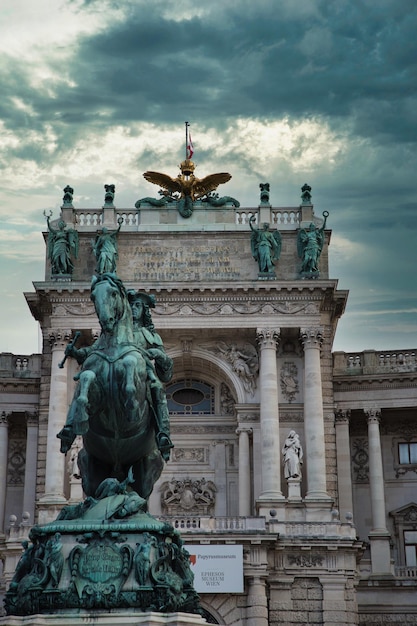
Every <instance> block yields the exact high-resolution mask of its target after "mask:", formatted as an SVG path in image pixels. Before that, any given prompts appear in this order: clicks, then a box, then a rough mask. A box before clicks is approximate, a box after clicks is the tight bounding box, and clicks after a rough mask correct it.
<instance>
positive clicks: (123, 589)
mask: <svg viewBox="0 0 417 626" xmlns="http://www.w3.org/2000/svg"><path fill="white" fill-rule="evenodd" d="M91 298H92V300H93V302H94V305H95V310H96V313H97V316H98V319H99V321H100V326H101V329H102V330H101V334H100V337H99V338H98V340H97V341H96V342H95V343H94V344H93V345H92V346H89V347H86V348H80V349H77V348H76V347H75V345H74V342H73V343H70V344H69V345H68V347H67V350H66V356H71V357H74V358H76V359H77V361H78V362H79V363H80V365H81V371H80V373H79V374H78V375H77V377H76V378H77V379H78V385H77V388H76V391H75V393H74V398H73V400H72V403H71V406H70V409H69V412H68V417H67V422H66V424H65V426H64V428H63V429H62V430H61V431H60V433H58V437H59V439H60V440H61V451H62V452H64V453H65V452H67V451H68V450H69V448H70V446H71V444H72V442H73V441H74V439H75V436H76V435H82V437H83V446H84V447H83V449H82V450H81V451H80V452H79V455H78V465H79V468H80V473H81V477H82V485H83V490H84V492H85V494H86V496H87V497H86V499H85V500H84V501H83V502H80V503H78V504H75V505H69V506H66V507H64V508H63V509H62V511H61V513H60V514H59V515H58V517H57V519H56V520H55V521H54V522H51V523H50V524H46V525H44V526H34V527H33V528H32V530H31V533H30V541H31V543H29V542H25V544H24V545H23V547H24V553H23V555H22V557H21V559H20V561H19V564H18V566H17V568H16V572H15V576H14V578H13V580H12V582H11V585H10V588H9V590H8V592H7V595H6V600H5V607H6V611H7V613H8V614H13V615H30V614H35V613H50V612H54V613H59V612H61V611H63V612H67V611H68V610H80V609H85V610H106V609H113V608H114V609H118V610H119V609H120V610H123V609H129V608H139V609H141V610H146V611H159V612H177V611H183V612H188V613H198V612H199V611H200V609H199V601H198V596H197V594H196V592H195V591H194V589H193V574H192V572H191V569H190V564H189V559H188V553H187V552H186V551H185V550H184V548H183V545H182V541H181V539H180V536H179V534H178V533H177V531H175V530H174V528H173V527H172V526H171V525H170V524H167V523H165V522H162V521H159V520H157V519H155V518H154V517H152V516H151V515H150V514H149V513H148V512H147V507H148V498H149V495H150V493H151V492H152V489H153V486H154V483H155V481H156V480H157V479H158V478H159V476H160V474H161V471H162V468H163V465H164V460H167V459H168V458H169V454H170V449H171V448H172V447H173V446H172V443H171V439H170V434H169V414H168V408H167V403H166V398H165V393H164V389H163V382H168V381H169V380H170V379H171V377H172V360H171V359H170V357H169V356H168V355H167V354H166V352H165V349H164V346H163V343H162V340H161V338H160V336H159V335H158V334H157V333H156V332H155V329H154V326H153V323H152V318H151V313H150V309H151V308H152V307H154V306H155V299H154V298H153V297H152V296H150V295H148V294H144V293H140V292H136V291H133V290H131V291H127V290H126V289H125V287H124V285H123V283H122V281H121V280H120V279H119V278H118V277H117V276H116V275H115V274H114V273H105V274H102V275H99V276H97V277H94V278H93V281H92V287H91Z"/></svg>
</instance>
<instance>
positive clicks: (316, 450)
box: [300, 328, 329, 500]
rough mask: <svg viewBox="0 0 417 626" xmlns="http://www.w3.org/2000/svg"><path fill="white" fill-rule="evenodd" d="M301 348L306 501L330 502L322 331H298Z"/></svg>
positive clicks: (302, 329) (305, 329)
mask: <svg viewBox="0 0 417 626" xmlns="http://www.w3.org/2000/svg"><path fill="white" fill-rule="evenodd" d="M300 337H301V342H302V344H303V348H304V436H305V444H306V461H307V495H306V499H307V500H308V499H311V500H322V499H329V496H328V494H327V491H326V448H325V445H324V417H323V392H322V386H321V367H320V350H321V344H322V342H323V330H322V329H321V328H301V329H300Z"/></svg>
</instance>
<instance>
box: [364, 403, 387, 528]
mask: <svg viewBox="0 0 417 626" xmlns="http://www.w3.org/2000/svg"><path fill="white" fill-rule="evenodd" d="M365 413H366V416H367V418H368V447H369V486H370V490H371V508H372V532H374V531H382V532H387V526H386V514H385V493H384V473H383V469H382V451H381V436H380V433H379V422H380V419H381V410H380V409H369V410H365Z"/></svg>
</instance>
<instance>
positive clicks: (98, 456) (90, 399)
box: [58, 273, 164, 500]
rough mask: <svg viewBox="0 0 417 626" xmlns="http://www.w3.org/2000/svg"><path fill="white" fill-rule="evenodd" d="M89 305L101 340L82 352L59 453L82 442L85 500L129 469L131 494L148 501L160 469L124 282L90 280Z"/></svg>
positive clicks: (141, 357) (141, 356)
mask: <svg viewBox="0 0 417 626" xmlns="http://www.w3.org/2000/svg"><path fill="white" fill-rule="evenodd" d="M91 299H92V301H93V302H94V307H95V310H96V313H97V316H98V319H99V321H100V326H101V334H100V337H99V338H98V340H97V341H96V342H95V343H94V344H93V345H92V346H91V347H90V348H87V349H84V351H85V352H84V357H83V358H84V360H83V363H82V369H81V372H80V373H79V374H78V375H77V378H78V379H79V383H78V385H77V388H76V390H75V393H74V398H73V400H72V403H71V406H70V409H69V412H68V417H67V422H66V425H65V427H64V429H63V430H62V431H61V432H60V433H59V434H58V437H59V438H60V439H61V451H62V452H67V450H68V449H69V447H70V446H71V444H72V442H73V440H74V438H75V436H76V435H82V436H83V445H84V447H83V449H82V450H81V451H80V453H79V455H78V464H79V467H80V472H81V477H82V485H83V489H84V492H85V494H86V495H87V496H94V494H95V493H96V490H97V488H98V486H99V485H100V483H102V481H103V480H105V479H107V478H117V479H118V480H119V481H123V480H125V479H126V478H127V476H128V471H129V468H130V467H132V469H133V477H134V482H133V484H132V488H133V489H134V490H135V491H136V492H137V493H138V494H139V495H140V496H141V497H142V498H144V499H145V500H147V499H148V498H149V496H150V494H151V492H152V489H153V485H154V483H155V482H156V480H157V479H158V478H159V476H160V474H161V472H162V469H163V465H164V463H163V459H162V456H161V453H160V451H159V450H158V447H157V444H156V439H155V428H156V424H155V417H154V407H153V403H152V398H151V394H150V388H149V381H148V374H147V368H146V360H145V356H144V354H143V351H141V350H140V348H138V347H137V346H136V345H135V340H134V333H133V321H132V312H131V307H130V304H129V301H128V295H127V292H126V289H125V287H124V285H123V283H122V281H121V280H120V279H119V278H117V277H116V276H115V274H111V273H108V274H103V275H100V276H98V277H94V278H93V282H92V285H91ZM80 352H81V351H80Z"/></svg>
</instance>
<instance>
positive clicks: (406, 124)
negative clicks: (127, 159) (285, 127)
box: [0, 0, 417, 149]
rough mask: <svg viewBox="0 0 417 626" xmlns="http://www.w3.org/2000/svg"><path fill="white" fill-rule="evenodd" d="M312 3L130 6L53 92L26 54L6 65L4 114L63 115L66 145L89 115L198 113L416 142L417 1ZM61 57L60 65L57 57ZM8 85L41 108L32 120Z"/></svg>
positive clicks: (78, 53)
mask: <svg viewBox="0 0 417 626" xmlns="http://www.w3.org/2000/svg"><path fill="white" fill-rule="evenodd" d="M312 4H313V6H314V7H315V11H312V12H311V13H310V15H309V16H308V19H305V17H304V16H303V14H302V13H301V14H300V12H299V11H297V10H295V9H294V10H290V9H289V8H288V7H289V5H287V4H286V3H282V4H281V3H261V4H260V5H259V6H257V5H256V4H254V5H253V6H249V5H246V3H244V4H243V6H244V7H246V10H242V7H240V6H239V3H236V4H235V3H233V4H232V6H230V7H229V6H227V3H225V5H226V6H225V7H223V8H222V10H221V11H220V8H219V5H218V4H217V3H214V4H213V10H212V12H211V13H210V14H209V15H206V16H204V17H201V18H200V17H193V18H192V19H187V20H185V19H184V20H180V21H174V20H172V19H167V18H164V17H163V15H161V8H163V6H164V5H163V3H162V4H160V3H155V4H148V5H147V6H144V5H142V4H141V3H140V4H137V5H136V4H135V3H132V4H130V3H127V5H126V16H125V19H120V17H119V19H117V20H115V21H114V23H113V24H111V25H109V26H107V27H106V28H105V29H104V28H103V29H102V30H100V31H99V32H95V33H93V34H89V35H83V36H79V38H78V40H75V41H74V43H73V51H72V56H71V58H70V60H69V63H68V66H67V67H66V68H65V74H66V75H67V76H68V79H69V81H68V82H65V81H63V82H61V83H56V84H54V85H53V86H52V87H53V91H54V95H53V97H51V96H50V94H49V92H48V89H47V87H48V84H47V82H46V83H45V85H44V87H45V88H44V89H42V87H40V88H36V89H34V88H33V87H31V86H30V68H29V67H27V66H26V65H24V64H23V63H19V62H16V61H13V62H12V64H10V65H9V66H8V68H7V70H4V69H3V75H2V82H3V85H5V92H6V97H5V99H4V100H3V102H2V104H0V114H1V115H2V118H3V119H5V120H6V123H8V124H10V126H13V127H14V128H20V129H22V131H23V130H24V129H25V128H26V127H27V126H28V124H29V125H30V126H31V127H32V128H35V129H36V128H39V129H41V128H42V126H43V125H44V124H46V123H50V124H52V125H53V126H54V128H56V130H57V132H58V134H59V137H58V149H59V147H60V137H63V141H64V142H67V141H70V142H71V141H74V140H75V139H76V138H77V136H78V128H79V127H84V126H85V125H86V124H88V125H89V126H90V127H92V128H93V127H97V128H100V127H105V126H108V125H109V124H114V123H129V121H134V120H138V121H140V120H146V121H152V122H159V123H166V122H167V123H178V122H179V121H180V120H181V121H182V119H183V117H184V114H185V112H187V111H188V112H190V113H191V114H192V115H193V117H194V118H195V119H198V120H199V121H201V120H204V123H207V124H210V122H211V121H215V122H216V124H218V122H219V117H220V116H223V117H224V118H225V119H228V118H234V117H237V116H243V117H245V116H248V117H257V118H273V117H279V116H283V115H285V114H290V115H291V116H292V117H293V118H294V117H295V118H296V117H302V116H305V115H313V116H314V115H317V116H322V117H326V118H327V119H328V120H330V122H331V123H332V121H334V123H339V122H340V119H345V121H346V123H349V124H350V127H351V130H352V131H354V132H356V133H358V134H360V135H363V136H366V137H374V138H375V139H376V140H377V141H379V142H391V141H396V142H398V141H403V142H411V141H415V140H416V127H417V126H416V122H417V119H416V117H417V113H416V111H417V108H416V86H417V81H416V68H417V64H416V59H417V38H416V36H415V32H416V31H417V4H416V3H415V2H414V0H410V1H406V0H403V2H401V3H400V4H398V3H397V2H394V0H392V1H389V2H381V3H375V2H370V1H369V2H366V1H364V0H361V1H359V0H356V1H352V2H340V1H339V2H338V1H335V2H331V3H329V2H324V1H323V2H317V3H312ZM94 6H95V3H93V2H88V3H84V8H83V9H82V10H87V9H88V10H89V11H91V10H94ZM110 6H111V3H110ZM97 7H99V3H97ZM80 15H81V16H82V12H81V14H80ZM50 63H51V67H52V68H53V69H55V70H56V71H57V72H59V70H60V68H59V62H58V61H56V60H54V59H53V55H51V61H50ZM8 93H13V95H14V96H18V97H20V98H22V100H23V101H24V102H25V103H28V104H30V106H31V107H33V115H32V116H31V117H30V118H29V119H28V116H27V114H25V113H24V112H22V111H19V110H18V109H16V107H15V106H14V104H13V102H12V101H10V100H8V98H7V94H8Z"/></svg>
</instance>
